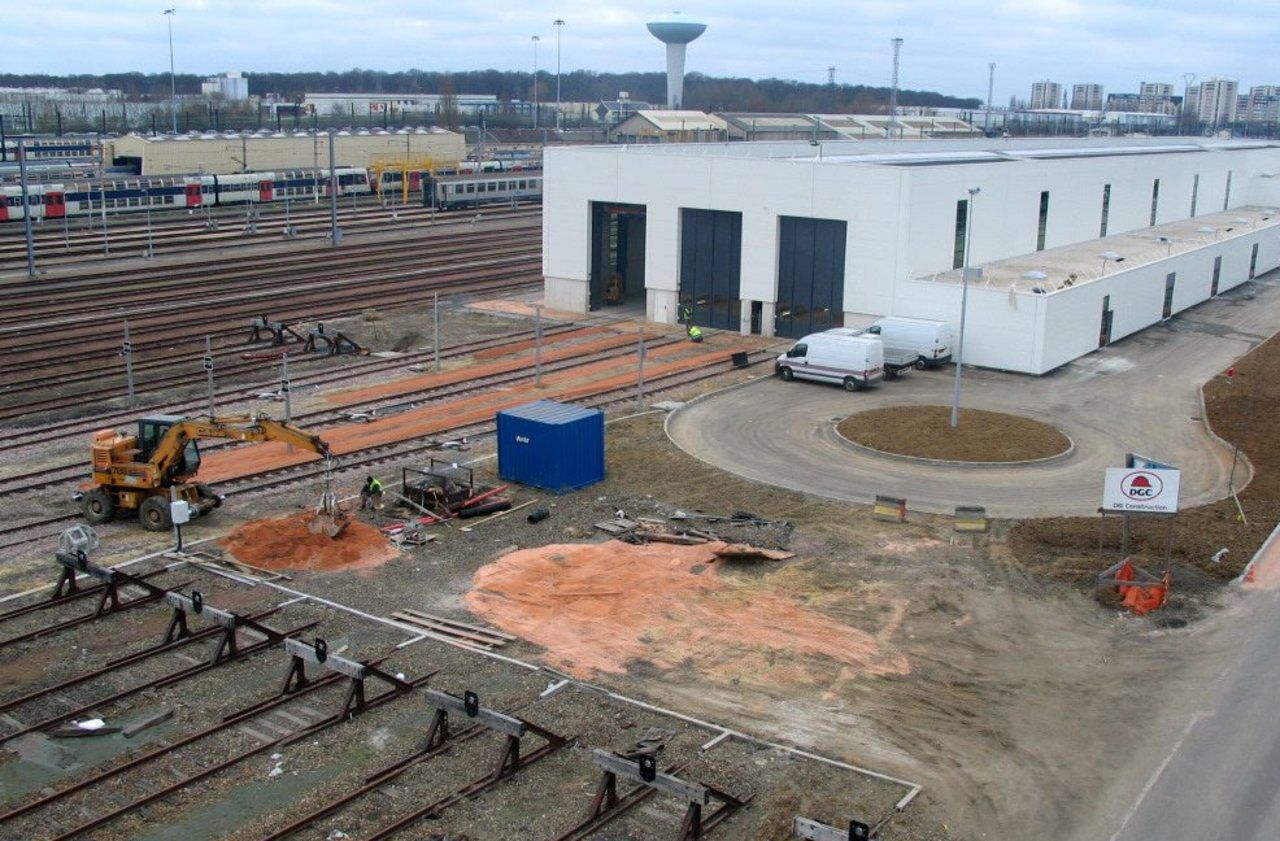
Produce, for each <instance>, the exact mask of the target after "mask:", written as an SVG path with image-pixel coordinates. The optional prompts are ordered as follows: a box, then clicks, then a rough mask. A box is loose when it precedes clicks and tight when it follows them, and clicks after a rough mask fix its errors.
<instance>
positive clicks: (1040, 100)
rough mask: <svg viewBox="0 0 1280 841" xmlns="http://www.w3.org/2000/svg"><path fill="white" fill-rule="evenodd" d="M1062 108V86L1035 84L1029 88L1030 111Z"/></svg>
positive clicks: (1054, 83) (1043, 83) (1051, 83)
mask: <svg viewBox="0 0 1280 841" xmlns="http://www.w3.org/2000/svg"><path fill="white" fill-rule="evenodd" d="M1061 107H1062V85H1060V84H1058V83H1057V82H1047V81H1046V82H1036V83H1034V84H1033V85H1032V86H1031V110H1032V111H1037V110H1040V109H1042V108H1061Z"/></svg>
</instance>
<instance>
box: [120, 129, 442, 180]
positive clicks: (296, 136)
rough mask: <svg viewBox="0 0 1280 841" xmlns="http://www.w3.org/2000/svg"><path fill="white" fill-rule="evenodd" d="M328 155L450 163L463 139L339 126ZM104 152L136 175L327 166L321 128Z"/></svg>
mask: <svg viewBox="0 0 1280 841" xmlns="http://www.w3.org/2000/svg"><path fill="white" fill-rule="evenodd" d="M334 156H335V158H336V163H337V165H338V166H354V167H364V168H368V167H372V166H374V165H375V164H377V163H379V162H387V161H390V162H401V161H409V162H412V163H413V164H415V165H421V164H422V163H423V162H428V161H430V162H435V163H437V164H453V163H456V162H457V161H460V160H462V159H463V158H465V157H466V142H465V140H464V138H463V136H462V135H461V134H458V133H457V132H452V131H447V130H445V129H442V128H428V129H424V128H413V129H357V130H342V131H337V132H334ZM104 157H105V158H106V160H107V161H108V162H109V163H112V164H114V165H116V166H130V167H132V168H133V169H134V170H135V171H136V172H137V173H138V174H139V175H188V174H191V173H207V174H212V175H222V174H225V173H232V172H269V171H274V170H281V169H313V168H318V167H327V166H328V165H329V139H328V133H327V132H323V131H320V132H313V131H286V132H269V131H258V132H252V131H249V132H225V133H216V132H210V133H205V134H194V133H193V134H180V135H177V136H173V135H159V136H154V137H153V136H148V135H141V134H129V135H125V136H124V137H120V138H117V139H115V140H110V141H107V142H106V143H104Z"/></svg>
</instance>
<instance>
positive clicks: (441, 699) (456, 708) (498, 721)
mask: <svg viewBox="0 0 1280 841" xmlns="http://www.w3.org/2000/svg"><path fill="white" fill-rule="evenodd" d="M423 694H424V695H425V696H426V698H427V701H428V702H429V703H431V704H433V705H434V706H436V707H437V708H439V709H442V710H447V711H448V712H453V713H461V714H462V715H465V716H467V717H468V718H473V719H475V720H476V721H478V722H479V723H480V724H483V725H484V726H485V727H488V728H489V729H490V730H497V731H498V732H499V733H505V734H506V735H508V736H515V737H516V738H517V739H518V738H521V737H523V736H524V734H525V732H526V731H527V730H528V725H527V724H525V722H523V721H521V720H520V719H518V718H515V717H513V716H509V715H505V714H503V713H500V712H498V711H497V710H491V709H489V708H488V707H481V706H477V707H476V711H475V714H474V715H472V714H471V713H469V712H468V711H467V703H466V701H465V700H464V699H463V698H459V697H458V696H457V695H451V694H449V693H448V692H441V691H440V690H438V689H427V690H424V691H423Z"/></svg>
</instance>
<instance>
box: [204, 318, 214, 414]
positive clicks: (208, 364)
mask: <svg viewBox="0 0 1280 841" xmlns="http://www.w3.org/2000/svg"><path fill="white" fill-rule="evenodd" d="M204 372H205V377H206V379H207V380H208V381H209V417H211V418H212V417H217V413H216V412H214V409H213V340H212V339H211V338H209V337H208V336H205V337H204Z"/></svg>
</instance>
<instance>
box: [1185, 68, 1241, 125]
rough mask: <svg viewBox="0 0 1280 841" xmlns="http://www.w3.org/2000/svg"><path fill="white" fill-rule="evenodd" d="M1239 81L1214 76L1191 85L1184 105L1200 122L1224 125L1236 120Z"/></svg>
mask: <svg viewBox="0 0 1280 841" xmlns="http://www.w3.org/2000/svg"><path fill="white" fill-rule="evenodd" d="M1238 87H1239V85H1238V83H1237V82H1235V81H1234V80H1231V79H1218V78H1213V79H1209V80H1208V81H1205V82H1201V83H1200V84H1198V85H1191V86H1190V87H1188V88H1187V96H1186V99H1185V100H1184V102H1183V106H1184V107H1185V108H1186V110H1187V112H1188V113H1189V114H1191V116H1192V117H1193V118H1195V119H1196V120H1197V121H1198V122H1202V123H1208V124H1209V125H1211V126H1223V125H1226V124H1228V123H1232V122H1235V119H1236V109H1237V107H1238V106H1239V101H1238V99H1237V95H1238V92H1237V88H1238Z"/></svg>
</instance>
